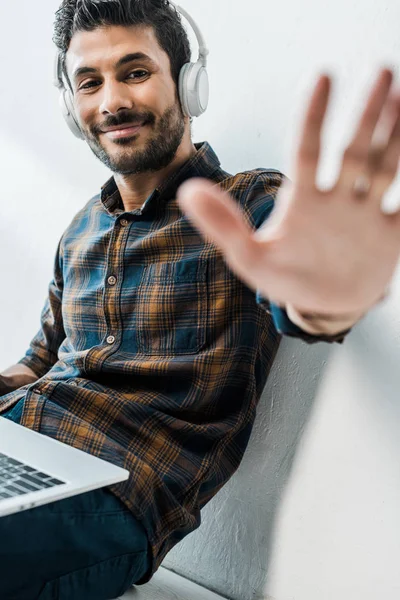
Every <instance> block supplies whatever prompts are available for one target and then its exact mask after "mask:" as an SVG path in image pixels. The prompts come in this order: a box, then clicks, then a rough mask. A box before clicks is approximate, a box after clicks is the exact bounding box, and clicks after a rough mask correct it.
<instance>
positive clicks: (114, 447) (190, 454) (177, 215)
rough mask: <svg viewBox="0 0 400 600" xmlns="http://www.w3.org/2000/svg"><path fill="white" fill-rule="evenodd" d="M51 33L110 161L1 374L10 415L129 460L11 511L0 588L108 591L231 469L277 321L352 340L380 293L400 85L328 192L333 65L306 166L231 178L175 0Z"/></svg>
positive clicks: (291, 331)
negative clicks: (210, 134) (323, 186)
mask: <svg viewBox="0 0 400 600" xmlns="http://www.w3.org/2000/svg"><path fill="white" fill-rule="evenodd" d="M54 40H55V42H56V45H57V47H58V49H59V51H60V53H61V54H62V56H63V57H64V59H65V76H66V79H67V80H68V85H69V86H70V89H71V92H72V94H73V99H74V107H75V112H76V115H77V117H78V119H79V124H80V128H81V130H82V132H83V134H84V137H85V139H86V141H87V143H88V144H89V146H90V148H91V149H92V151H93V153H94V154H95V156H97V157H98V158H99V159H100V160H101V161H102V162H103V163H104V164H105V165H107V166H108V167H109V168H110V170H111V171H112V173H113V177H111V179H110V180H109V181H108V182H107V183H106V184H105V185H104V186H103V188H102V191H101V194H99V195H96V196H95V197H94V198H92V199H91V200H90V201H89V202H88V203H87V204H86V205H85V206H84V207H83V208H82V209H81V210H80V211H79V212H78V214H77V215H76V216H75V217H74V219H73V220H72V222H71V223H70V225H69V226H68V227H67V229H66V230H65V232H64V234H63V236H62V238H61V240H60V242H59V244H58V248H57V252H56V258H55V265H54V278H53V280H52V281H51V283H50V286H49V296H48V299H47V301H46V304H45V307H44V309H43V312H42V316H41V328H40V330H39V332H38V334H37V335H36V336H35V338H34V339H33V340H32V342H31V345H30V349H29V350H28V351H27V353H26V355H25V357H24V358H22V359H21V360H20V361H19V363H18V365H15V366H13V367H10V369H7V370H6V371H4V373H2V381H3V394H4V395H3V397H2V398H1V399H0V415H1V416H6V417H7V418H10V419H12V420H15V421H16V422H19V423H20V424H21V425H23V426H25V427H29V428H31V429H34V430H36V431H39V432H40V433H42V434H44V435H48V436H50V437H53V438H56V439H58V440H61V441H63V442H65V443H68V444H70V445H72V446H74V447H76V448H79V449H81V450H84V451H86V452H89V453H93V454H95V455H96V456H99V457H100V458H104V459H106V460H110V461H111V462H114V463H115V464H118V465H120V466H123V467H125V468H127V469H128V470H129V471H130V473H131V477H130V478H129V480H128V481H126V482H123V483H121V484H117V485H113V486H110V487H109V488H106V489H103V490H97V491H96V492H90V493H88V494H81V495H80V496H76V497H75V498H71V499H67V500H63V501H60V502H56V503H52V504H50V505H47V506H45V507H38V508H36V509H34V510H31V511H25V512H23V513H21V514H19V515H11V516H10V517H8V518H3V519H0V539H1V540H2V542H0V552H1V553H2V555H1V560H0V575H1V577H0V582H1V583H0V587H1V590H0V591H1V593H0V595H1V597H4V598H7V597H10V598H11V597H12V598H24V600H28V599H29V598H40V599H41V600H45V599H47V598H48V599H50V598H55V597H57V598H58V597H71V598H72V597H73V598H74V600H80V599H81V598H82V600H83V599H84V598H85V599H87V598H98V600H100V599H101V598H104V600H106V599H107V598H111V597H115V596H118V595H120V594H122V593H123V592H124V591H125V590H126V589H128V588H129V587H130V586H131V585H132V584H134V583H139V584H141V583H146V582H147V581H149V579H150V578H151V576H152V575H153V574H154V572H155V571H156V570H157V568H158V567H159V565H160V564H161V562H162V560H163V558H164V557H165V555H166V554H167V552H168V551H169V550H170V549H171V548H172V547H173V546H174V545H175V544H177V543H178V542H179V541H180V540H182V539H183V538H184V537H185V536H186V535H188V534H189V533H190V532H191V531H193V530H194V529H196V528H197V527H198V526H199V525H200V510H201V508H203V507H204V506H205V504H206V503H207V502H208V501H209V500H210V499H211V498H212V497H213V496H214V495H215V494H216V493H217V492H218V491H219V490H220V489H221V487H222V486H223V485H224V484H225V483H226V482H227V480H228V479H229V478H230V477H231V476H232V475H233V473H234V472H235V471H236V469H237V468H238V466H239V464H240V461H241V459H242V457H243V453H244V451H245V449H246V446H247V443H248V440H249V436H250V433H251V430H252V426H253V423H254V418H255V414H256V406H257V403H258V400H259V398H260V395H261V393H262V390H263V388H264V386H265V382H266V379H267V377H268V374H269V371H270V369H271V366H272V364H273V360H274V358H275V355H276V352H277V350H278V346H279V341H280V339H281V334H285V335H289V336H294V337H298V338H300V339H303V340H304V341H306V342H307V343H314V342H318V341H327V342H339V343H342V342H343V340H344V339H345V336H346V334H347V333H348V332H349V331H350V329H351V327H352V326H353V325H354V324H355V323H356V322H357V321H358V320H359V319H360V318H361V317H362V316H363V315H364V314H365V313H366V312H367V311H368V310H369V309H370V308H371V307H372V306H374V305H375V304H376V303H377V301H378V300H379V299H380V298H381V297H382V295H383V294H384V293H385V290H386V288H387V286H388V284H389V282H390V278H391V276H392V275H393V271H394V268H395V266H396V263H397V260H398V255H399V246H400V235H399V233H400V225H399V221H400V218H399V217H398V215H392V216H390V217H389V216H388V215H383V214H382V213H379V205H378V199H379V197H381V196H382V194H383V192H384V191H385V189H386V188H387V187H388V185H389V183H390V182H391V181H392V180H393V178H394V175H395V172H396V168H397V162H398V155H399V145H400V144H399V138H400V131H399V130H400V126H399V101H398V99H397V97H395V96H391V97H390V98H389V96H388V94H389V88H390V85H391V73H390V72H389V71H384V72H383V73H382V75H381V77H380V79H379V81H378V83H377V85H376V86H375V88H374V90H373V93H372V94H371V97H370V100H369V103H368V105H367V109H366V113H365V116H364V117H363V120H362V126H361V127H360V129H359V130H358V133H357V135H356V138H355V142H354V143H353V145H352V146H351V149H350V151H349V152H348V153H347V154H346V161H345V167H344V171H343V176H342V177H341V179H340V182H339V184H338V187H337V188H335V189H334V190H333V191H332V192H329V193H324V194H322V193H321V192H320V191H318V190H317V189H316V188H315V185H314V181H315V172H316V165H317V161H318V151H319V134H320V128H321V123H322V119H323V116H324V113H325V110H326V104H327V99H328V91H329V90H328V82H329V80H328V79H326V78H321V79H320V80H319V83H318V86H317V88H316V90H315V92H314V95H313V98H312V101H311V105H310V110H309V113H308V114H307V117H306V122H305V128H304V131H303V134H302V138H301V143H300V150H299V155H298V161H297V164H296V170H295V176H294V180H293V183H290V182H289V181H288V180H286V179H285V177H284V176H283V175H282V173H279V172H278V171H274V170H268V169H256V170H255V171H249V172H246V173H239V174H237V175H231V174H229V173H227V172H225V171H223V170H222V168H221V166H220V163H219V160H218V158H217V157H216V155H215V153H214V152H213V150H212V149H211V147H210V146H209V144H207V143H202V144H193V143H192V140H191V132H190V120H189V118H188V117H187V116H185V115H184V113H183V111H182V107H181V105H180V101H179V96H178V90H177V83H178V75H179V71H180V69H181V68H182V66H183V65H184V64H185V63H186V62H188V61H189V60H190V50H189V43H188V40H187V37H186V34H185V32H184V30H183V28H182V26H181V23H180V19H179V17H178V16H177V14H176V12H175V11H174V9H173V8H171V7H170V6H169V4H168V2H166V1H164V0H147V1H144V0H137V1H133V0H119V1H117V0H114V1H110V0H103V1H98V0H97V1H96V0H78V1H76V0H64V2H63V4H62V6H61V8H60V10H59V11H58V13H57V19H56V25H55V38H54ZM383 106H385V110H388V111H389V110H390V111H391V115H392V120H391V123H392V125H391V132H390V141H389V142H387V144H386V146H385V148H384V149H382V151H381V152H380V154H379V155H378V154H377V153H376V152H375V153H374V155H373V156H374V161H375V162H374V163H373V164H374V165H375V164H376V167H375V170H376V171H375V172H376V175H375V172H374V179H373V184H372V186H371V190H370V192H369V193H366V192H365V189H364V195H362V194H361V191H362V190H361V191H360V187H359V185H357V186H356V189H355V190H353V184H354V182H355V181H357V178H358V176H359V175H360V174H361V175H362V174H363V171H365V170H366V167H367V162H366V161H367V154H366V152H367V150H369V143H370V137H371V135H370V134H371V132H372V130H373V129H374V126H375V124H376V121H377V117H378V116H379V114H380V113H381V111H382V108H383ZM371 156H372V155H371ZM371 160H372V159H371ZM371 165H372V162H371ZM371 169H372V167H371ZM369 174H370V175H371V174H372V170H371V171H369ZM198 178H200V179H201V181H198ZM188 180H190V181H189V182H188ZM182 184H184V185H182ZM178 190H179V201H178V199H177V196H178ZM275 205H276V206H275ZM188 216H189V217H190V219H191V220H192V221H193V222H194V223H195V224H196V227H194V226H193V225H192V224H191V222H190V221H189V219H188ZM361 220H362V227H360V226H359V224H360V221H361ZM197 228H199V229H200V230H201V232H202V233H201V232H200V231H198V229H197ZM254 230H257V231H256V232H254ZM203 233H204V235H203ZM371 234H373V235H371ZM210 238H211V239H210ZM343 259H344V260H343ZM318 313H319V314H318ZM321 315H322V316H321ZM6 548H7V554H5V549H6ZM10 548H11V551H10ZM17 556H18V560H17V558H16V557H17Z"/></svg>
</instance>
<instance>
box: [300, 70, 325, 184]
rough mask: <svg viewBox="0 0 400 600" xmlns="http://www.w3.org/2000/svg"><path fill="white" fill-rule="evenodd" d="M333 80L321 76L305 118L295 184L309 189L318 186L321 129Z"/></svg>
mask: <svg viewBox="0 0 400 600" xmlns="http://www.w3.org/2000/svg"><path fill="white" fill-rule="evenodd" d="M330 89H331V80H330V78H329V77H328V76H327V75H322V76H320V77H319V79H318V82H317V85H316V87H315V89H314V92H313V94H312V97H311V101H310V104H309V107H308V110H307V112H306V115H305V118H304V124H303V128H302V132H301V135H300V140H299V146H298V150H297V156H296V164H295V175H294V180H295V184H296V185H298V186H300V187H304V188H307V189H310V188H312V189H314V188H315V186H316V178H317V170H318V162H319V157H320V152H321V129H322V125H323V121H324V117H325V113H326V109H327V106H328V101H329V94H330Z"/></svg>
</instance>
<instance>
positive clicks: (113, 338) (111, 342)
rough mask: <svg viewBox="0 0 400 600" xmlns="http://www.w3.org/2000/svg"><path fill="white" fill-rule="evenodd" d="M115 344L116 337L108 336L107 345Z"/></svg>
mask: <svg viewBox="0 0 400 600" xmlns="http://www.w3.org/2000/svg"><path fill="white" fill-rule="evenodd" d="M114 342H115V337H114V336H113V335H110V336H108V338H107V344H113V343H114Z"/></svg>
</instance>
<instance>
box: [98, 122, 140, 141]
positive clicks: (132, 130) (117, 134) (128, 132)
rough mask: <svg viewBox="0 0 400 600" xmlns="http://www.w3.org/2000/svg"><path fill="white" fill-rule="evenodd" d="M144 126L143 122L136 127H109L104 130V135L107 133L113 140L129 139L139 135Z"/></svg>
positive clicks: (126, 125)
mask: <svg viewBox="0 0 400 600" xmlns="http://www.w3.org/2000/svg"><path fill="white" fill-rule="evenodd" d="M143 125H145V123H143V122H142V123H137V124H134V125H128V124H125V125H117V126H115V127H108V128H107V129H104V130H103V131H102V133H105V134H106V135H107V136H108V137H110V138H111V139H117V138H122V137H129V136H132V135H135V134H136V133H138V132H139V131H140V129H141V128H142V127H143Z"/></svg>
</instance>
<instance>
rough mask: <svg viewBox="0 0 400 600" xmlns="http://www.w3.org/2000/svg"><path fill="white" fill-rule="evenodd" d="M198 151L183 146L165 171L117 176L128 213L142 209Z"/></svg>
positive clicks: (118, 185) (190, 145)
mask: <svg viewBox="0 0 400 600" xmlns="http://www.w3.org/2000/svg"><path fill="white" fill-rule="evenodd" d="M196 152H197V150H196V147H195V146H194V145H193V144H192V142H190V144H186V145H181V146H180V147H179V148H178V152H177V153H176V156H175V158H174V160H173V161H172V162H171V163H170V164H169V165H168V166H167V167H165V168H164V169H160V171H156V172H151V173H139V174H137V175H119V174H115V175H114V179H115V183H116V184H117V187H118V190H119V193H120V194H121V198H122V202H123V205H124V209H125V211H126V212H129V211H131V210H134V209H136V208H140V207H141V206H142V205H143V203H144V202H145V200H146V199H147V198H148V197H149V196H150V194H151V193H152V192H153V191H154V190H155V189H156V188H157V187H158V186H160V185H161V184H162V183H163V182H164V181H165V180H166V179H168V177H169V176H170V175H172V173H174V172H175V171H177V170H178V169H180V167H182V166H183V165H184V164H185V163H186V162H187V161H188V160H190V159H191V158H192V157H193V156H194V155H195V154H196Z"/></svg>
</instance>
